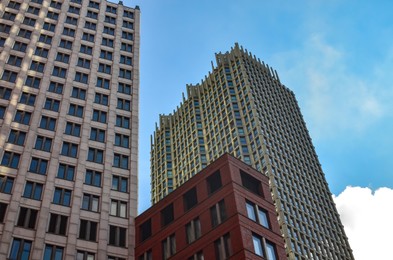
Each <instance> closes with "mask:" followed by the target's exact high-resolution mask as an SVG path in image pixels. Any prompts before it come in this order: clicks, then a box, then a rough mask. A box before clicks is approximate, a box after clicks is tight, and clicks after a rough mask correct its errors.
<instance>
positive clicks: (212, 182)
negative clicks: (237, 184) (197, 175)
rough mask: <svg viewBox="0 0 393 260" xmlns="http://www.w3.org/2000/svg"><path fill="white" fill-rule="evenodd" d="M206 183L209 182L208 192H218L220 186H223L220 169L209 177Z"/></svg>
mask: <svg viewBox="0 0 393 260" xmlns="http://www.w3.org/2000/svg"><path fill="white" fill-rule="evenodd" d="M206 184H207V192H208V193H209V194H212V193H214V192H216V191H217V190H218V189H219V188H221V186H222V183H221V175H220V171H216V172H215V173H213V174H212V175H210V176H209V177H207V178H206Z"/></svg>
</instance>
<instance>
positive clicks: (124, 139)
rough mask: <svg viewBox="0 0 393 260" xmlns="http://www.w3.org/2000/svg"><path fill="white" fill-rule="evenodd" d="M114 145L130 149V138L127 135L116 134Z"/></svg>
mask: <svg viewBox="0 0 393 260" xmlns="http://www.w3.org/2000/svg"><path fill="white" fill-rule="evenodd" d="M115 145H116V146H121V147H125V148H129V147H130V137H129V136H128V135H123V134H117V133H116V134H115Z"/></svg>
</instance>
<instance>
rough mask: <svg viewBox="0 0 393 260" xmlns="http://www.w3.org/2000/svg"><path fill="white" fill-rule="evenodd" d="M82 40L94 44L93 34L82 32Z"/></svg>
mask: <svg viewBox="0 0 393 260" xmlns="http://www.w3.org/2000/svg"><path fill="white" fill-rule="evenodd" d="M82 40H85V41H88V42H94V34H90V33H86V32H84V33H83V35H82Z"/></svg>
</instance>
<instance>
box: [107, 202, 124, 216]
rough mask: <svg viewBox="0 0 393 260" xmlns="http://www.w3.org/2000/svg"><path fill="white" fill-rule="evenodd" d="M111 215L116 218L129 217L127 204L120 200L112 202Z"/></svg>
mask: <svg viewBox="0 0 393 260" xmlns="http://www.w3.org/2000/svg"><path fill="white" fill-rule="evenodd" d="M110 215H112V216H115V217H121V218H126V217H127V202H125V201H120V200H111V210H110Z"/></svg>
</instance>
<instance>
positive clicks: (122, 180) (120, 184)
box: [112, 175, 128, 192]
mask: <svg viewBox="0 0 393 260" xmlns="http://www.w3.org/2000/svg"><path fill="white" fill-rule="evenodd" d="M112 190H116V191H121V192H127V190H128V178H126V177H121V176H116V175H113V177H112Z"/></svg>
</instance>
